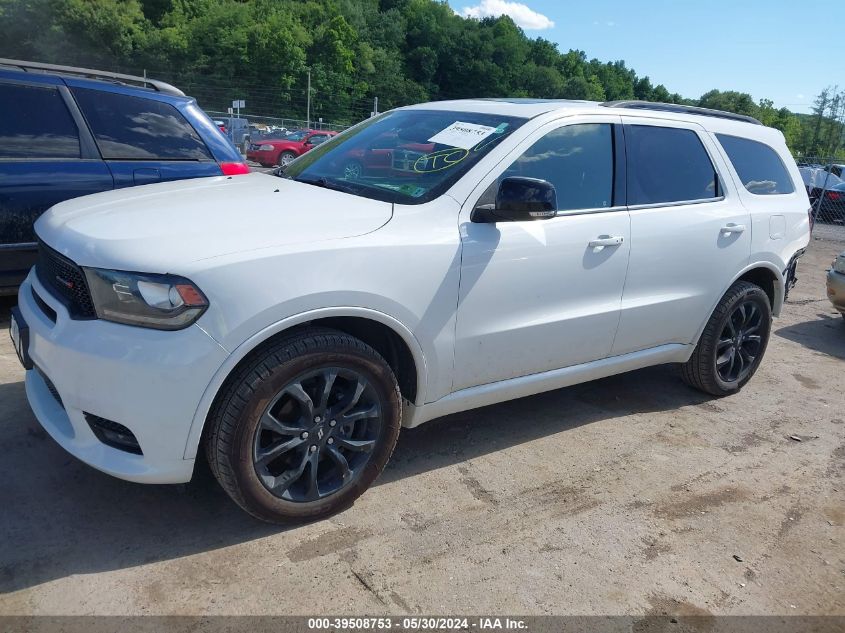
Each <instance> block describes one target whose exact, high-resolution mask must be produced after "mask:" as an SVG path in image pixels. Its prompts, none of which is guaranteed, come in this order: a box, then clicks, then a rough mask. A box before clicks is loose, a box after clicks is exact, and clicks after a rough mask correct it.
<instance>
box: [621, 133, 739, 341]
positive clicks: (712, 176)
mask: <svg viewBox="0 0 845 633" xmlns="http://www.w3.org/2000/svg"><path fill="white" fill-rule="evenodd" d="M623 121H625V126H624V131H625V148H626V157H627V169H626V174H627V192H628V210H629V213H630V217H631V255H630V263H629V266H628V275H627V278H626V281H625V291H624V293H623V295H622V313H621V317H620V321H619V330H618V331H617V333H616V340H615V342H614V344H613V351H612V353H613V355H619V354H625V353H627V352H633V351H637V350H642V349H648V348H651V347H657V346H659V345H664V344H670V343H680V344H689V343H693V342H695V337H696V335H697V334H698V332H699V331H700V329H701V327H702V326H703V324H704V322H705V321H706V320H707V319H708V318H709V316H710V312H711V311H712V309H713V307H714V305H715V303H716V301H718V299H719V297H720V296H721V294H722V292H724V288H725V286H726V284H727V283H729V282H730V281H731V280H732V279H733V278H734V277H735V276H736V274H737V273H738V272H739V271H740V270H742V269H743V268H744V267H745V265H746V263H747V262H748V258H749V256H750V253H751V222H750V218H749V215H748V212H747V211H746V210H745V207H744V206H743V205H742V203H741V201H740V200H739V196H738V195H737V193H736V191H735V190H734V189H733V187H730V186H728V187H726V181H727V180H728V179H727V178H725V176H724V175H725V174H727V173H728V172H727V166H726V165H725V163H724V160H723V158H722V157H721V154H720V153H719V151H718V148H717V147H716V145H715V144H714V143H713V140H712V138H711V137H710V136H709V135H708V134H707V133H706V132H705V131H704V130H703V128H701V126H698V125H696V124H694V123H683V122H675V121H665V120H660V119H649V118H646V117H623Z"/></svg>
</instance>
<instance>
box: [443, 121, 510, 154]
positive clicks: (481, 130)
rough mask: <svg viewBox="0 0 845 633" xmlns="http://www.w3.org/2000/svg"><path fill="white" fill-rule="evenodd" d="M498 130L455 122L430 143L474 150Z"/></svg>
mask: <svg viewBox="0 0 845 633" xmlns="http://www.w3.org/2000/svg"><path fill="white" fill-rule="evenodd" d="M496 130H498V128H495V127H490V126H489V125H478V124H477V123H464V122H463V121H455V122H454V123H453V124H452V125H450V126H449V127H447V128H446V129H445V130H441V131H440V132H438V133H437V134H435V135H434V136H432V137H431V138H430V139H428V142H429V143H440V144H441V145H449V146H451V147H460V148H461V149H472V148H473V147H475V146H476V145H477V144H478V143H480V142H481V141H483V140H484V139H486V138H487V137H488V136H490V135H491V134H493V133H494V132H496Z"/></svg>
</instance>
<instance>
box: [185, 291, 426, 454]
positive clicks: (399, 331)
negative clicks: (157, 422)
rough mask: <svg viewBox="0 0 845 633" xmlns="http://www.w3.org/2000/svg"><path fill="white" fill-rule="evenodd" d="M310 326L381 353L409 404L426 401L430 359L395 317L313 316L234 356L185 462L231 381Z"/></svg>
mask: <svg viewBox="0 0 845 633" xmlns="http://www.w3.org/2000/svg"><path fill="white" fill-rule="evenodd" d="M309 326H319V327H326V328H332V329H336V330H340V331H342V332H346V333H347V334H350V335H351V336H355V337H356V338H359V339H361V340H362V341H364V342H365V343H367V344H368V345H370V346H371V347H373V349H375V350H376V351H377V352H379V354H381V355H382V356H383V357H384V359H385V360H386V361H387V363H388V364H389V365H390V366H391V369H393V371H394V373H396V377H397V380H398V382H399V387H400V391H401V392H402V396H403V398H405V399H407V400H409V401H410V402H411V403H412V404H420V403H422V402H424V401H425V385H426V377H427V371H426V361H425V356H424V354H423V351H422V347H421V346H420V344H419V342H418V341H417V339H416V337H415V336H414V334H413V333H412V332H411V331H410V330H409V329H408V328H407V327H406V326H405V325H404V324H402V323H401V322H399V321H398V320H396V319H395V318H393V317H391V316H390V315H387V314H384V313H382V312H378V311H376V310H371V309H368V308H357V307H346V308H341V307H337V308H325V309H319V310H311V311H308V312H304V313H301V314H298V315H295V316H291V317H288V318H286V319H283V320H281V321H279V322H277V323H274V324H272V325H270V326H268V327H266V328H264V329H263V330H261V331H259V332H257V333H256V334H254V335H253V336H251V337H250V338H248V339H247V340H246V341H244V342H243V343H242V344H240V345H239V346H238V347H237V348H236V349H235V350H234V351H232V353H231V354H230V355H229V357H228V358H227V359H226V361H225V362H224V363H223V365H221V366H220V368H218V370H217V372H216V373H215V374H214V377H213V378H212V380H211V382H210V383H209V384H208V386H207V387H206V390H205V393H204V394H203V397H202V399H201V400H200V403H199V405H198V406H197V409H196V412H195V413H194V417H193V420H192V422H191V428H190V431H189V432H188V438H187V441H186V444H185V452H184V458H185V459H194V458H195V457H196V455H197V451H198V447H199V443H200V439H201V438H202V433H203V430H204V428H205V424H206V421H207V419H208V416H209V413H210V412H211V409H212V406H213V405H214V402H215V401H216V399H217V396H218V395H219V394H220V393H221V391H222V390H223V388H224V387H225V385H226V381H227V380H228V379H229V377H230V376H232V375H233V374H234V373H235V372H236V371H237V370H238V368H239V367H241V366H242V364H243V363H244V362H248V360H249V357H250V356H251V354H252V353H253V352H255V351H256V350H258V349H260V348H261V347H263V346H264V345H266V344H268V343H269V342H270V341H272V340H274V339H276V338H278V337H279V336H281V335H285V334H289V333H290V332H292V331H295V330H297V329H301V328H305V327H309Z"/></svg>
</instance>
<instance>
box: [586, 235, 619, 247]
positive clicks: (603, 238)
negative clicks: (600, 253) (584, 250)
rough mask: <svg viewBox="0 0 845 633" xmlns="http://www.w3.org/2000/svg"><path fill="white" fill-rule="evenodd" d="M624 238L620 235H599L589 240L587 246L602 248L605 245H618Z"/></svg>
mask: <svg viewBox="0 0 845 633" xmlns="http://www.w3.org/2000/svg"><path fill="white" fill-rule="evenodd" d="M624 241H625V238H624V237H622V236H620V235H615V236H611V235H600V236H598V237H597V238H596V239H594V240H591V241H590V243H589V244H588V246H589V247H590V248H603V247H605V246H619V245H620V244H621V243H622V242H624Z"/></svg>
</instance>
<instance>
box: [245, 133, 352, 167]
mask: <svg viewBox="0 0 845 633" xmlns="http://www.w3.org/2000/svg"><path fill="white" fill-rule="evenodd" d="M336 134H337V132H329V131H327V130H299V131H298V132H293V133H292V134H289V135H288V136H286V137H285V138H281V139H268V140H264V141H259V142H258V143H253V144H251V145H250V146H249V149H248V150H247V152H246V158H247V160H251V161H254V162H256V163H259V164H260V165H261V166H262V167H273V166H274V165H281V166H282V167H287V166H288V165H289V164H290V163H291V162H293V160H294V159H295V158H297V157H299V156H302V155H303V154H304V153H305V152H307V151H308V150H309V149H311V148H313V147H316V146H317V145H319V144H320V143H324V142H325V141H327V140H329V139H330V138H331V137H333V136H335V135H336Z"/></svg>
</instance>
